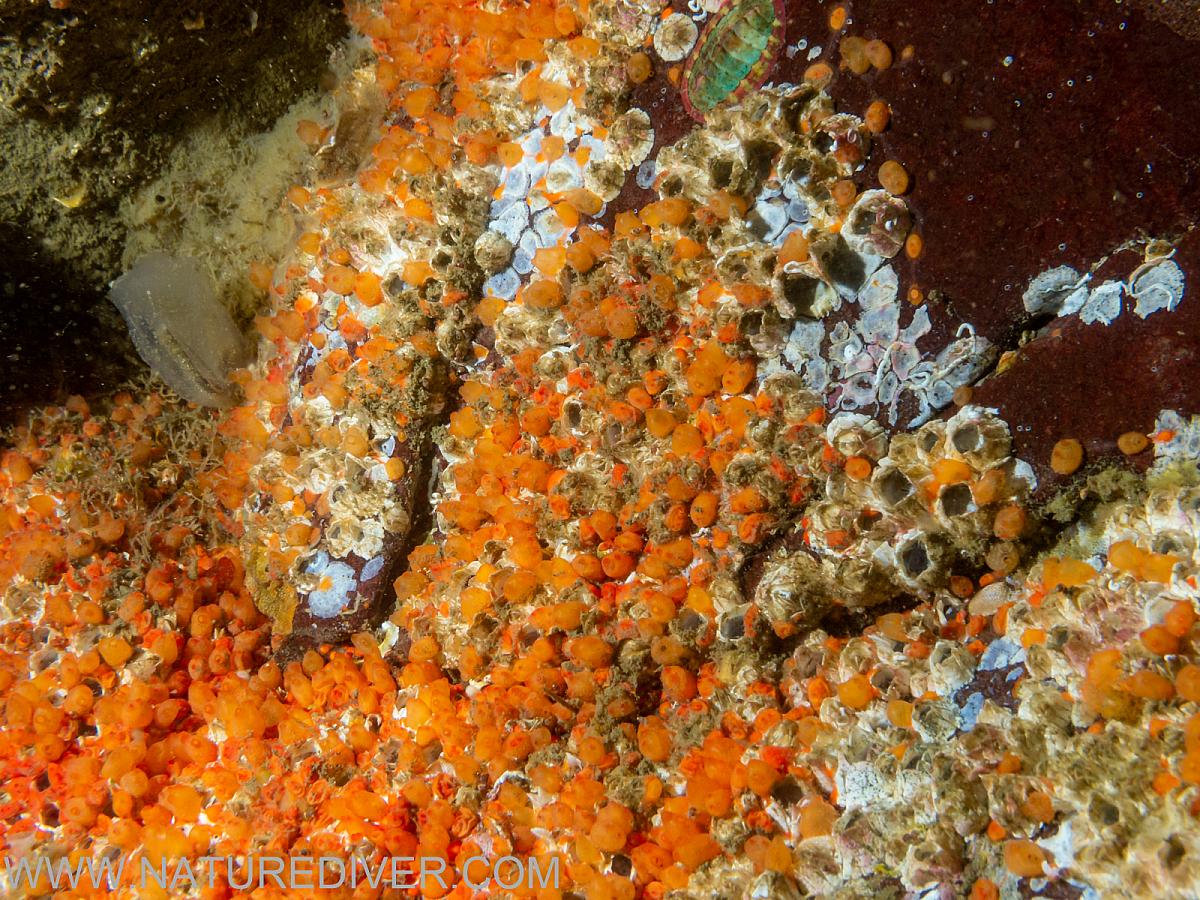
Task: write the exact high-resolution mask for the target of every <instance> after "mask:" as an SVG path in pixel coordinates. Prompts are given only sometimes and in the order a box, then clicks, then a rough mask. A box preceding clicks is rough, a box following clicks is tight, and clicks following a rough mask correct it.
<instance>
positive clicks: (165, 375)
mask: <svg viewBox="0 0 1200 900" xmlns="http://www.w3.org/2000/svg"><path fill="white" fill-rule="evenodd" d="M109 297H111V298H112V301H113V303H114V304H116V307H117V309H119V310H120V311H121V315H122V316H124V318H125V324H126V325H127V326H128V327H129V336H130V337H131V338H132V339H133V343H134V346H135V347H137V351H138V354H139V355H140V356H141V357H142V359H143V360H145V362H146V365H148V366H149V367H150V368H151V369H153V370H154V373H155V374H156V375H158V376H159V377H160V378H161V379H162V380H163V381H165V382H166V383H167V384H168V385H169V386H170V387H171V389H172V390H174V391H175V392H176V393H177V394H179V396H181V397H183V398H184V399H185V400H190V401H191V402H193V403H198V404H200V405H201V406H228V405H229V404H230V403H231V402H232V398H231V396H230V390H229V387H230V385H229V374H230V372H231V371H232V370H233V369H235V368H238V367H239V366H243V365H245V364H246V362H247V361H248V359H249V347H248V346H247V343H246V341H245V339H244V338H243V337H242V334H241V332H239V331H238V329H237V326H236V325H234V323H233V319H232V318H230V316H229V313H228V312H226V310H225V307H224V306H222V305H221V302H220V300H219V299H218V298H217V289H216V285H215V284H214V283H213V279H212V276H211V275H210V274H209V273H208V272H207V271H206V270H205V269H204V267H203V266H201V265H200V263H198V262H197V261H196V260H194V259H188V258H187V257H180V256H168V255H166V254H165V253H151V254H149V255H148V256H143V257H142V258H141V259H139V260H138V261H137V263H136V264H135V265H134V267H133V268H132V269H130V270H129V271H128V272H126V273H125V274H124V275H122V276H121V277H120V278H118V279H117V280H116V281H114V282H113V283H112V287H111V288H110V289H109Z"/></svg>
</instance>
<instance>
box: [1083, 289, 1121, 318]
mask: <svg viewBox="0 0 1200 900" xmlns="http://www.w3.org/2000/svg"><path fill="white" fill-rule="evenodd" d="M1124 293H1125V285H1124V284H1122V283H1121V282H1119V281H1106V282H1104V283H1103V284H1101V285H1099V286H1097V287H1094V288H1092V290H1091V293H1089V294H1088V298H1087V302H1085V303H1084V304H1083V308H1082V309H1080V311H1079V319H1080V321H1081V322H1083V323H1084V324H1085V325H1094V324H1095V323H1096V322H1102V323H1104V324H1105V325H1111V324H1112V323H1113V322H1114V321H1115V320H1116V318H1117V316H1119V315H1120V314H1121V297H1122V296H1123V295H1124Z"/></svg>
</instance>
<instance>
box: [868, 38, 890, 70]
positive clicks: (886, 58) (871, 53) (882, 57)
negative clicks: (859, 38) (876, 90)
mask: <svg viewBox="0 0 1200 900" xmlns="http://www.w3.org/2000/svg"><path fill="white" fill-rule="evenodd" d="M865 52H866V54H867V59H868V60H869V61H870V63H871V65H872V66H874V67H875V68H876V69H886V68H888V67H889V66H891V64H892V48H891V47H889V46H888V45H887V44H885V43H884V42H883V41H881V40H879V39H878V38H876V39H874V40H871V41H867V46H866V48H865Z"/></svg>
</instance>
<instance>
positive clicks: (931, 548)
mask: <svg viewBox="0 0 1200 900" xmlns="http://www.w3.org/2000/svg"><path fill="white" fill-rule="evenodd" d="M944 557H945V549H944V547H943V546H942V544H941V542H940V541H938V540H934V539H933V536H932V535H929V534H926V533H924V532H923V531H921V530H917V529H914V530H912V531H909V532H907V533H905V534H903V535H902V536H901V537H900V539H899V540H898V541H897V542H896V546H895V565H896V573H897V575H899V578H900V581H901V583H903V584H906V585H907V586H909V587H911V588H917V589H921V588H926V589H927V588H929V587H932V586H933V585H934V583H935V582H937V581H939V580H940V579H941V576H942V575H943V574H944V573H943V571H942V570H943V568H944V567H943V562H944Z"/></svg>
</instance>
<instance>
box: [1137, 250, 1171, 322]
mask: <svg viewBox="0 0 1200 900" xmlns="http://www.w3.org/2000/svg"><path fill="white" fill-rule="evenodd" d="M1183 287H1184V278H1183V269H1181V268H1179V264H1178V263H1177V262H1175V260H1173V259H1157V260H1155V261H1153V262H1150V263H1146V264H1145V265H1142V266H1139V267H1138V268H1137V270H1136V271H1135V272H1134V273H1133V275H1131V276H1130V278H1129V294H1130V296H1132V297H1133V298H1134V299H1135V300H1136V301H1137V305H1136V306H1134V308H1133V312H1134V314H1135V315H1137V316H1139V317H1140V318H1143V319H1144V318H1146V316H1148V315H1150V314H1151V313H1156V312H1158V311H1159V310H1163V309H1165V310H1166V311H1167V312H1170V311H1172V310H1173V309H1175V307H1177V306H1178V305H1179V301H1180V300H1182V299H1183Z"/></svg>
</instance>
